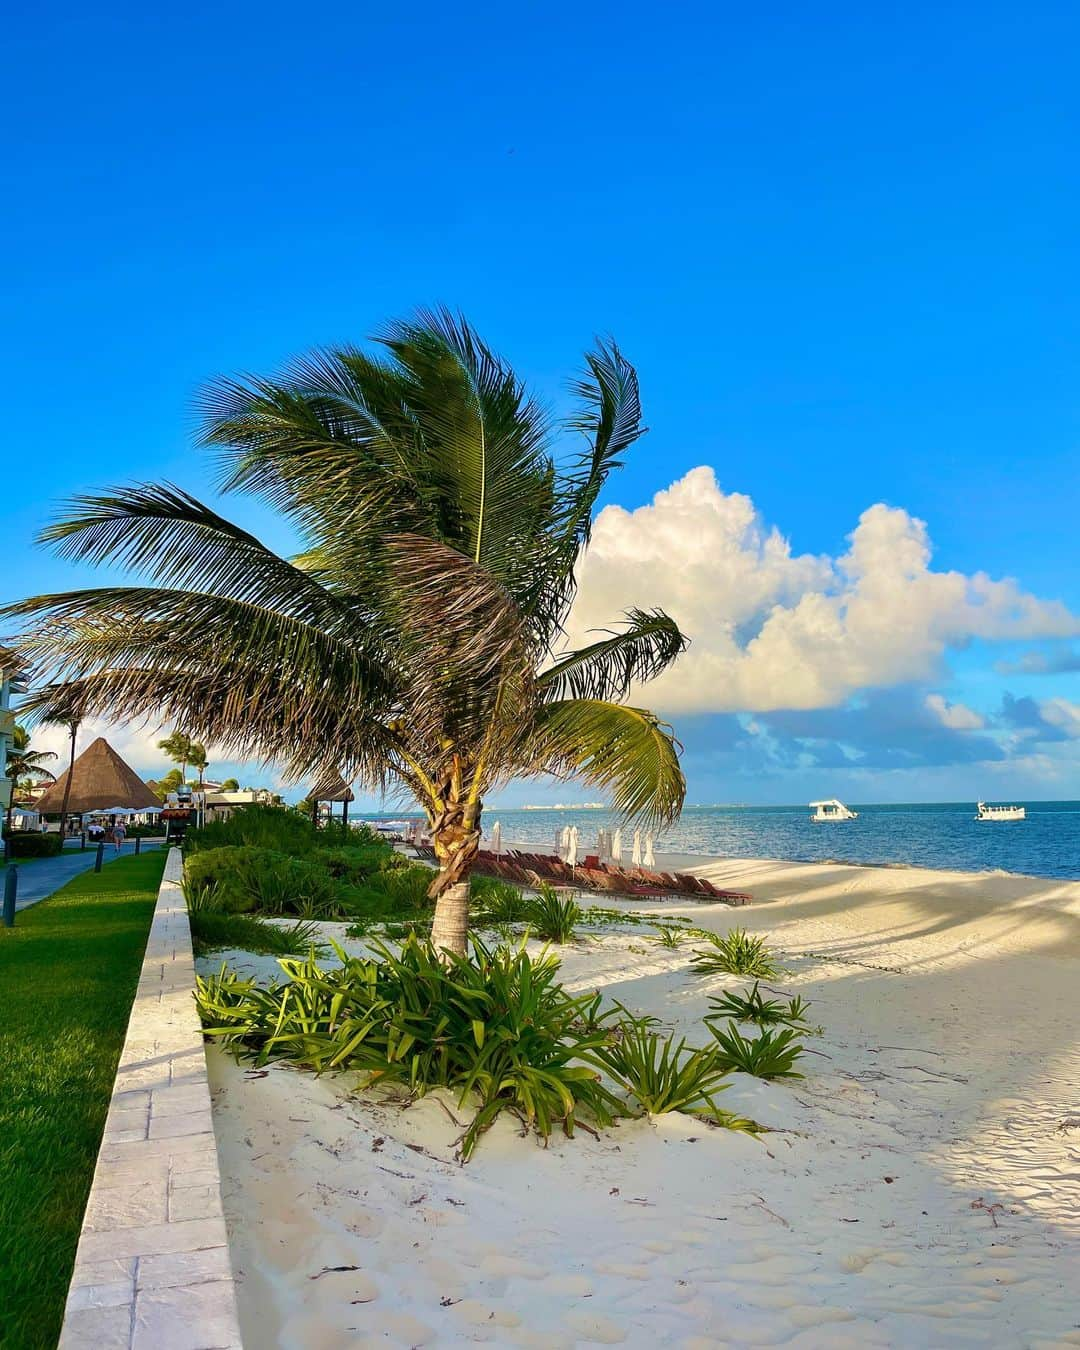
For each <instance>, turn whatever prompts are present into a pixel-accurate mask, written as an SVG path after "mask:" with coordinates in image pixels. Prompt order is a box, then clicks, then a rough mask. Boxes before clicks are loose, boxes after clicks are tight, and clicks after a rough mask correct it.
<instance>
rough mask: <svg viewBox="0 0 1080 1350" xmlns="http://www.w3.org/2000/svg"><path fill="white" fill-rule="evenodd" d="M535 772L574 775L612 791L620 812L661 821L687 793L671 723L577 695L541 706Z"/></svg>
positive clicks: (646, 820)
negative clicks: (669, 724)
mask: <svg viewBox="0 0 1080 1350" xmlns="http://www.w3.org/2000/svg"><path fill="white" fill-rule="evenodd" d="M534 746H535V753H534V759H533V771H534V772H537V771H546V772H548V773H554V774H558V775H561V776H567V777H569V776H574V777H578V778H581V779H583V780H584V781H585V782H587V783H591V784H593V785H594V786H596V787H598V788H601V789H602V790H605V791H607V792H610V794H611V804H612V809H613V810H614V811H615V812H616V813H617V814H619V815H621V816H625V817H627V818H634V819H639V820H641V821H643V822H644V823H646V824H648V825H653V826H660V825H664V824H668V823H670V822H671V821H672V820H674V819H675V818H676V816H678V814H679V812H680V810H681V809H682V804H683V800H684V799H685V796H686V779H685V778H684V777H683V772H682V769H681V768H680V766H679V749H680V747H679V745H678V742H677V741H676V740H675V737H674V735H673V734H672V731H671V728H670V727H669V726H668V725H667V724H666V723H664V722H661V721H660V719H659V718H658V717H656V716H655V715H654V714H653V713H651V712H648V711H647V710H646V709H644V708H628V707H625V706H623V705H622V704H618V703H608V702H605V701H604V700H602V699H590V698H574V699H563V700H559V701H558V702H554V703H547V704H544V705H542V706H541V707H540V709H539V710H538V714H537V723H536V728H535V739H534Z"/></svg>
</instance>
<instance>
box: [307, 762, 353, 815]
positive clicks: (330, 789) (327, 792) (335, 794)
mask: <svg viewBox="0 0 1080 1350" xmlns="http://www.w3.org/2000/svg"><path fill="white" fill-rule="evenodd" d="M307 798H308V801H309V802H310V803H311V819H312V820H313V821H314V822H315V824H316V825H317V824H318V823H319V804H320V802H327V803H329V804H330V806H331V812H330V814H331V815H333V803H334V802H340V803H341V821H342V824H343V825H344V826H345V827H346V829H347V828H348V825H349V803H350V802H352V801H355V800H356V798H355V796H354V795H353V790H352V788H351V787H349V785H348V783H346V781H345V779H344V778H342V776H341V771H340V770H339V769H330V770H329V771H328V772H327V773H326V774H324V775H323V777H322V778H320V779H319V781H318V782H317V783H316V784H315V786H314V787H313V788H312V789H311V791H310V792H309V793H308V794H307Z"/></svg>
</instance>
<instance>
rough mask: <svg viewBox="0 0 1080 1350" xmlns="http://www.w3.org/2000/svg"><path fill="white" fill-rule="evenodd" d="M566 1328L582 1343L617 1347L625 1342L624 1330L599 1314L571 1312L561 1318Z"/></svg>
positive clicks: (616, 1323)
mask: <svg viewBox="0 0 1080 1350" xmlns="http://www.w3.org/2000/svg"><path fill="white" fill-rule="evenodd" d="M563 1322H564V1323H565V1324H566V1326H567V1327H569V1328H570V1330H571V1331H572V1332H573V1333H574V1334H575V1335H576V1336H577V1337H578V1339H579V1340H582V1341H595V1342H596V1343H597V1344H599V1345H618V1344H619V1343H620V1342H621V1341H625V1340H626V1332H625V1330H624V1329H623V1328H622V1327H621V1326H619V1324H618V1322H614V1321H612V1319H611V1318H610V1317H604V1316H603V1314H601V1313H586V1312H572V1313H567V1315H566V1316H565V1317H564V1318H563Z"/></svg>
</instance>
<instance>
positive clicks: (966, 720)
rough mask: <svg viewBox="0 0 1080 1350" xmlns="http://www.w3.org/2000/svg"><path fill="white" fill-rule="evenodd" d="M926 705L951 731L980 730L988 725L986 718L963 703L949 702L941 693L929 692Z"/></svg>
mask: <svg viewBox="0 0 1080 1350" xmlns="http://www.w3.org/2000/svg"><path fill="white" fill-rule="evenodd" d="M925 702H926V706H927V708H929V710H930V711H931V712H932V713H933V714H934V716H935V717H936V718H937V719H938V721H939V722H940V723H941V725H942V726H943V727H948V728H949V730H950V731H979V730H980V729H981V728H982V727H984V726H986V718H985V717H983V716H982V714H981V713H977V712H976V711H975V710H974V708H968V707H966V706H965V705H964V704H963V703H949V702H948V700H947V699H945V698H944V697H943V696H942V695H941V694H927V696H926V699H925Z"/></svg>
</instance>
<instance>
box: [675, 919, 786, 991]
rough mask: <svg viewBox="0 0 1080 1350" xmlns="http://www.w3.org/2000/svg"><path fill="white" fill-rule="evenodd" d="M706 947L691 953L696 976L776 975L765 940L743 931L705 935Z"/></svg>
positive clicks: (691, 962)
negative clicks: (706, 938)
mask: <svg viewBox="0 0 1080 1350" xmlns="http://www.w3.org/2000/svg"><path fill="white" fill-rule="evenodd" d="M702 936H703V937H704V936H707V937H708V944H709V945H708V946H707V947H703V948H701V949H700V950H699V951H697V952H695V953H694V955H693V957H692V958H691V961H690V964H691V966H692V967H693V969H694V970H695V971H696V972H697V973H698V974H699V975H749V976H751V977H753V978H758V977H760V978H761V979H765V980H767V979H770V978H771V977H772V976H774V975H776V974H778V973H779V967H778V966H777V964H776V962H775V960H774V959H773V956H772V954H771V953H770V951H769V949H768V947H766V946H765V939H764V938H761V937H752V936H751V935H750V934H749V933H747V932H746V930H745V929H743V928H733V929H731V931H730V932H729V933H724V934H723V935H720V934H719V933H709V934H708V935H706V934H702Z"/></svg>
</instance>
